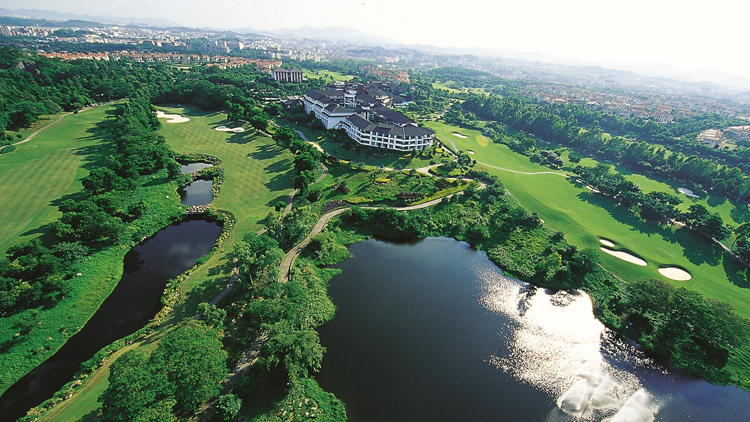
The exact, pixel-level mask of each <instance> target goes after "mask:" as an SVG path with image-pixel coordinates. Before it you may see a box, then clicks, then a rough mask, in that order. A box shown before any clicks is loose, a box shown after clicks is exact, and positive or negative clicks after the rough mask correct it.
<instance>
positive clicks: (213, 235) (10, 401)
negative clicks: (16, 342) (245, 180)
mask: <svg viewBox="0 0 750 422" xmlns="http://www.w3.org/2000/svg"><path fill="white" fill-rule="evenodd" d="M220 234H221V226H219V225H218V224H217V223H215V222H208V221H205V220H201V219H196V218H194V219H187V220H185V221H183V222H181V223H176V224H173V225H171V226H168V227H165V228H163V229H161V230H159V231H158V232H157V233H156V234H155V235H154V236H152V237H151V238H149V239H147V240H146V241H145V242H143V243H141V244H139V245H137V246H135V247H134V248H133V249H131V250H130V251H129V252H128V253H127V254H126V255H125V259H124V264H125V265H124V274H123V276H122V278H121V279H120V282H119V283H118V284H117V287H115V289H114V291H112V293H111V294H110V295H109V296H108V297H107V299H105V301H104V302H103V303H102V305H101V307H100V308H99V309H98V310H97V311H96V313H95V314H94V315H93V317H92V318H91V319H90V320H89V321H88V323H87V324H86V326H84V327H83V329H81V331H79V332H78V333H76V334H75V335H74V336H72V337H71V338H70V339H68V341H67V342H66V343H65V345H63V347H62V348H60V350H58V351H57V353H55V354H54V355H53V356H52V357H50V358H49V359H47V361H45V362H44V363H43V364H42V365H40V366H38V367H37V368H36V369H34V370H33V371H31V372H30V373H29V374H27V375H26V376H25V377H23V378H21V379H20V380H19V381H18V382H17V383H16V384H14V385H13V386H12V387H11V388H9V389H8V390H7V391H6V392H5V393H4V394H3V396H2V397H0V415H2V416H1V417H0V419H1V420H8V421H11V420H16V419H17V418H20V417H21V416H24V415H25V414H26V412H27V411H28V410H29V409H30V408H31V407H34V406H37V405H39V404H40V403H42V402H43V401H44V400H46V399H48V398H50V397H52V395H53V394H54V393H55V392H57V391H58V390H59V389H60V388H62V386H63V385H65V383H67V382H68V381H70V379H71V378H72V376H73V375H74V374H75V373H76V372H77V371H78V369H79V366H80V365H81V363H82V362H85V361H86V360H88V359H90V358H91V357H92V356H93V355H94V354H95V353H96V352H98V351H99V350H100V349H102V348H103V347H104V346H106V345H108V344H110V343H112V342H113V341H115V340H117V339H120V338H122V337H125V336H127V335H129V334H132V333H133V332H135V331H137V330H139V329H140V328H141V327H143V326H144V325H146V323H148V321H149V320H150V319H151V318H153V316H154V315H156V313H157V312H158V311H159V309H160V308H161V304H160V302H161V295H162V292H163V291H164V286H165V285H166V282H167V279H169V278H172V277H175V276H177V275H179V274H181V273H183V272H185V271H186V270H187V269H189V268H190V267H192V266H193V264H195V261H196V260H197V259H198V258H200V257H202V256H204V255H206V254H207V253H208V252H210V251H211V248H212V247H213V245H214V243H215V242H216V239H218V238H219V235H220Z"/></svg>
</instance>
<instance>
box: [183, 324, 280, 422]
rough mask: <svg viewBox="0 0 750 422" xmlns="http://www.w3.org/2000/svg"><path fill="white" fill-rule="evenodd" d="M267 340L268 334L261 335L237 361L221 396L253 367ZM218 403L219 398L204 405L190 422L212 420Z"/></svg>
mask: <svg viewBox="0 0 750 422" xmlns="http://www.w3.org/2000/svg"><path fill="white" fill-rule="evenodd" d="M266 340H268V333H261V334H260V335H259V336H258V337H256V338H255V340H254V341H253V343H252V344H251V345H250V348H249V349H247V352H245V354H244V355H242V357H241V358H240V359H239V360H238V361H237V364H236V365H235V366H234V368H233V369H232V370H231V371H230V372H229V378H227V379H226V380H224V382H223V383H222V385H221V389H220V392H221V394H226V393H228V392H229V390H230V389H231V388H232V385H233V384H234V383H235V382H237V380H238V379H240V378H242V377H243V376H244V375H245V373H246V372H247V371H248V370H249V369H250V367H251V366H253V364H254V363H255V361H256V360H257V359H258V354H259V353H260V348H261V347H262V346H263V343H265V341H266ZM217 401H218V397H216V398H214V399H212V400H210V401H208V402H206V403H204V404H203V406H202V407H201V409H200V410H199V411H198V413H196V414H195V416H193V417H192V418H190V421H191V422H205V421H208V420H210V419H211V417H212V416H213V415H214V413H215V407H216V402H217Z"/></svg>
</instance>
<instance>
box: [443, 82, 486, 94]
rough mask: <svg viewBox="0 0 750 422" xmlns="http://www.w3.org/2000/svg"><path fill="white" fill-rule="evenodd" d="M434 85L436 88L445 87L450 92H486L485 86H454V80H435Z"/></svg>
mask: <svg viewBox="0 0 750 422" xmlns="http://www.w3.org/2000/svg"><path fill="white" fill-rule="evenodd" d="M432 87H433V88H434V89H444V90H446V91H448V92H452V93H454V94H460V93H463V92H473V93H485V90H484V88H460V89H459V88H454V87H453V81H446V82H434V83H433V84H432Z"/></svg>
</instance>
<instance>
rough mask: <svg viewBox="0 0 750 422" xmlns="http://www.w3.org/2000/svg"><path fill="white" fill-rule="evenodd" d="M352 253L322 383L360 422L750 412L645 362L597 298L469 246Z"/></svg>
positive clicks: (325, 332)
mask: <svg viewBox="0 0 750 422" xmlns="http://www.w3.org/2000/svg"><path fill="white" fill-rule="evenodd" d="M350 250H351V252H352V253H353V254H354V258H353V259H349V260H346V261H344V262H342V263H340V264H338V265H336V267H337V268H340V269H342V270H343V272H342V274H340V275H338V276H336V277H334V278H333V279H332V280H331V281H330V286H329V294H330V295H331V297H332V299H333V302H334V304H335V305H336V307H337V309H336V316H335V317H334V319H333V320H332V321H330V322H329V323H327V324H325V325H324V326H322V327H320V328H319V331H320V338H321V343H322V344H323V346H325V347H327V348H328V351H327V353H326V354H325V357H324V359H323V367H322V370H321V372H320V373H319V375H318V381H319V382H320V384H321V386H322V387H323V388H324V389H325V390H326V391H329V392H332V393H334V394H335V395H336V396H337V397H338V398H340V399H341V400H343V401H344V403H345V404H346V408H347V413H348V415H349V420H351V421H353V422H363V421H378V422H380V421H415V420H425V421H545V422H551V421H568V420H596V421H600V420H603V419H609V420H611V421H613V422H616V421H634V422H637V421H650V420H659V421H722V422H731V421H737V422H740V421H741V422H746V421H748V420H750V393H748V392H745V391H742V390H740V389H738V388H735V387H724V386H714V385H711V384H709V383H707V382H705V381H703V380H700V379H695V378H692V377H689V376H685V375H684V374H682V373H681V372H680V371H678V370H676V369H674V368H669V367H664V366H662V365H660V364H659V363H657V362H654V361H653V360H651V359H648V358H646V357H645V356H644V355H643V353H642V352H640V351H639V350H638V348H637V347H636V346H635V345H633V344H630V343H628V342H626V341H623V340H620V339H619V338H617V337H616V336H614V335H612V333H611V332H610V331H609V330H608V329H606V328H605V327H604V326H602V324H601V323H599V322H598V321H597V320H596V319H595V318H594V316H593V312H592V307H591V301H590V299H589V297H588V296H587V295H585V294H583V293H575V292H574V293H573V294H570V293H567V292H554V291H548V290H545V289H536V288H534V287H533V286H530V285H529V284H527V283H523V282H520V281H518V280H515V279H512V278H509V277H505V276H504V275H503V273H502V271H501V270H500V269H498V268H497V267H496V266H495V265H494V264H493V263H492V262H490V261H489V260H488V259H487V258H486V256H485V254H484V253H483V252H480V251H477V250H475V249H472V248H471V247H470V246H469V245H468V244H466V243H463V242H458V241H455V240H452V239H446V238H427V239H422V240H417V241H413V242H408V243H389V242H383V241H378V240H368V241H365V242H360V243H356V244H354V245H352V246H351V247H350ZM561 409H564V410H561Z"/></svg>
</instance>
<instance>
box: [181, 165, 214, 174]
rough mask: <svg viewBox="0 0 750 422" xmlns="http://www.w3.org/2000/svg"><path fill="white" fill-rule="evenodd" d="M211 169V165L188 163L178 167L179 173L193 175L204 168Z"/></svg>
mask: <svg viewBox="0 0 750 422" xmlns="http://www.w3.org/2000/svg"><path fill="white" fill-rule="evenodd" d="M208 167H213V164H209V163H190V164H183V165H181V166H180V173H193V172H196V171H199V170H203V169H204V168H208Z"/></svg>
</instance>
